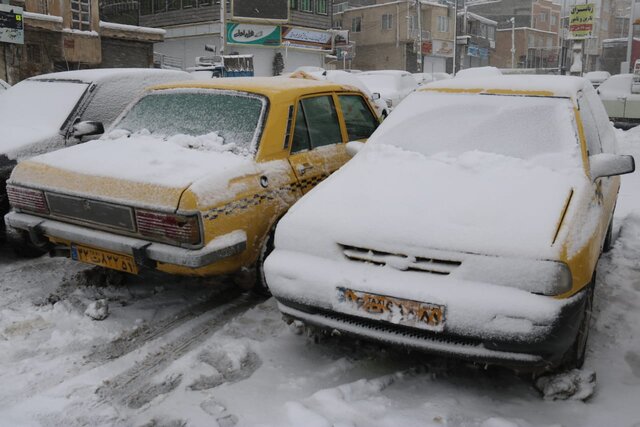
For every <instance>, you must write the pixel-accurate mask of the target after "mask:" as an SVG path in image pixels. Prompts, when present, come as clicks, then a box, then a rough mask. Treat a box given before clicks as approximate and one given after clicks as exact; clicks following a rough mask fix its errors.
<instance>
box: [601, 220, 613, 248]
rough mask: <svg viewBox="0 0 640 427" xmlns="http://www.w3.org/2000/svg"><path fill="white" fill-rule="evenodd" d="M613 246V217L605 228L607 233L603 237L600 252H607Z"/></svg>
mask: <svg viewBox="0 0 640 427" xmlns="http://www.w3.org/2000/svg"><path fill="white" fill-rule="evenodd" d="M611 248H613V218H611V222H610V223H609V227H608V228H607V235H606V236H605V237H604V244H603V245H602V252H609V251H610V250H611Z"/></svg>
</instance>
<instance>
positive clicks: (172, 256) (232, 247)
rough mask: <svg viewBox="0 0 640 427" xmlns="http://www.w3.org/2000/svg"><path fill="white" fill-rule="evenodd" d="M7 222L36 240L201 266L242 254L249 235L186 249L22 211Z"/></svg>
mask: <svg viewBox="0 0 640 427" xmlns="http://www.w3.org/2000/svg"><path fill="white" fill-rule="evenodd" d="M5 223H6V225H7V226H8V228H9V229H14V230H23V231H26V232H28V233H29V236H30V237H31V240H33V241H34V243H37V242H41V241H43V240H45V239H47V236H50V237H52V238H55V239H58V240H65V241H69V242H73V243H77V244H80V245H86V246H90V247H93V248H97V249H104V250H107V251H112V252H117V253H122V254H127V255H131V256H133V257H134V259H135V261H136V264H138V265H149V263H150V262H161V263H166V264H173V265H179V266H183V267H189V268H199V267H204V266H207V265H209V264H211V263H214V262H216V261H219V260H222V259H225V258H228V257H231V256H233V255H236V254H239V253H241V252H242V251H244V250H245V249H246V247H247V236H246V234H245V232H244V231H239V230H238V231H234V232H232V233H229V234H226V235H224V236H220V237H217V238H215V239H213V240H212V241H211V242H209V243H208V244H207V245H206V246H205V247H203V248H201V249H185V248H180V247H177V246H171V245H167V244H163V243H154V242H150V241H147V240H143V239H137V238H133V237H127V236H120V235H117V234H112V233H108V232H105V231H99V230H92V229H89V228H85V227H81V226H78V225H73V224H67V223H63V222H60V221H55V220H51V219H46V218H41V217H38V216H35V215H29V214H24V213H19V212H10V213H8V214H7V215H6V216H5ZM9 231H10V230H9Z"/></svg>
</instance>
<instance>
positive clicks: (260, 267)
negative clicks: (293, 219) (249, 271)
mask: <svg viewBox="0 0 640 427" xmlns="http://www.w3.org/2000/svg"><path fill="white" fill-rule="evenodd" d="M275 229H276V228H275V226H274V227H273V228H272V229H271V231H270V232H269V234H267V237H266V239H265V241H264V243H263V244H262V248H261V249H260V254H259V255H258V259H257V260H256V268H255V272H256V278H255V283H254V285H253V287H252V288H251V292H253V293H254V294H257V295H261V296H271V291H269V285H268V284H267V279H266V277H265V274H264V261H265V260H266V259H267V257H268V256H269V254H270V253H271V252H272V251H273V240H274V235H275Z"/></svg>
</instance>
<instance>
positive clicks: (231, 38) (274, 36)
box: [227, 22, 281, 46]
mask: <svg viewBox="0 0 640 427" xmlns="http://www.w3.org/2000/svg"><path fill="white" fill-rule="evenodd" d="M280 36H281V27H280V25H258V24H240V23H234V22H228V23H227V43H229V44H243V45H261V46H280V41H281V40H280Z"/></svg>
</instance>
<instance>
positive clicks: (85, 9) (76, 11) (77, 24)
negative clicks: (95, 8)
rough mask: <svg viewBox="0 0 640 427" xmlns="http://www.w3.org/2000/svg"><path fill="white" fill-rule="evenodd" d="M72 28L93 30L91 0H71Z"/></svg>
mask: <svg viewBox="0 0 640 427" xmlns="http://www.w3.org/2000/svg"><path fill="white" fill-rule="evenodd" d="M71 28H73V29H74V30H82V31H91V2H90V0H71Z"/></svg>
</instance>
